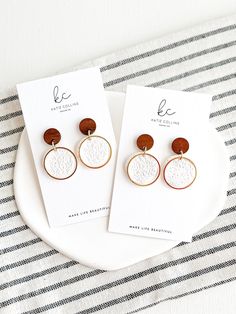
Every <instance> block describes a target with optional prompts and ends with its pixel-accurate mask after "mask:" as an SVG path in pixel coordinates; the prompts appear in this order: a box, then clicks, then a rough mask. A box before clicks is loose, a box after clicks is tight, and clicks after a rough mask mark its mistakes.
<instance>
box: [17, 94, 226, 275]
mask: <svg viewBox="0 0 236 314" xmlns="http://www.w3.org/2000/svg"><path fill="white" fill-rule="evenodd" d="M106 95H107V100H108V104H109V108H110V112H111V116H112V121H113V126H114V131H115V134H116V137H117V140H118V139H119V133H120V125H121V119H122V113H123V103H124V97H125V96H124V94H123V93H117V92H106ZM205 140H206V141H208V143H209V151H208V152H204V154H205V156H206V163H209V165H210V167H209V174H212V173H214V176H212V175H209V176H208V182H205V187H203V189H202V191H203V192H202V193H209V198H210V199H212V204H209V206H208V208H205V206H204V204H203V203H202V201H201V200H202V199H203V200H204V197H203V198H201V197H200V195H199V197H197V198H196V199H195V201H196V202H199V208H205V210H204V215H203V216H202V217H201V220H200V221H199V223H198V224H197V226H196V228H195V229H196V230H193V232H196V231H198V230H199V229H200V228H202V227H203V226H204V225H206V224H208V223H209V222H210V221H211V220H212V219H214V218H215V217H216V216H217V215H218V214H219V212H220V211H221V210H222V208H223V205H224V201H225V195H226V190H227V183H228V167H229V160H228V155H227V151H226V148H225V145H224V143H223V141H222V139H221V138H220V136H219V135H218V134H217V132H216V131H215V130H214V129H212V128H211V127H209V133H208V134H206V137H205ZM217 182H219V184H217ZM209 187H211V188H209ZM14 190H15V198H16V202H17V205H18V209H19V211H20V214H21V216H22V218H23V220H24V222H25V223H26V224H27V225H28V226H29V227H30V228H31V229H32V231H33V232H35V234H37V236H39V237H40V238H41V239H42V240H43V241H45V242H46V243H48V244H49V245H50V246H52V247H53V248H55V249H56V250H58V251H59V252H61V253H62V254H64V255H66V256H68V257H69V258H71V259H73V260H76V261H78V262H80V263H81V264H84V265H86V266H89V267H93V268H99V269H104V270H115V269H119V268H122V267H125V266H129V265H132V264H134V263H137V262H139V261H141V260H143V259H146V258H149V257H151V256H154V255H157V254H160V253H162V252H164V251H166V250H168V249H170V248H172V247H174V246H176V245H177V244H178V242H177V241H170V240H160V239H154V238H145V237H136V236H129V235H122V234H115V233H109V232H107V222H108V218H107V217H105V218H99V219H94V220H90V221H86V222H81V223H77V224H72V225H68V226H64V227H59V228H49V225H48V222H47V217H46V213H45V209H44V205H43V201H42V198H41V192H40V188H39V184H38V179H37V175H36V172H35V168H34V162H33V158H32V154H31V149H30V146H29V142H28V137H27V133H26V132H25V130H24V131H23V133H22V136H21V139H20V143H19V148H18V153H17V159H16V166H15V172H14ZM213 200H214V202H213Z"/></svg>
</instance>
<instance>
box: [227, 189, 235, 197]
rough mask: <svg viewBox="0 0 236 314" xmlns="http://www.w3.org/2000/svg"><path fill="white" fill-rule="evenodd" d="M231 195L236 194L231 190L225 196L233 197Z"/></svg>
mask: <svg viewBox="0 0 236 314" xmlns="http://www.w3.org/2000/svg"><path fill="white" fill-rule="evenodd" d="M233 194H236V189H232V190H230V191H228V192H227V196H230V195H233Z"/></svg>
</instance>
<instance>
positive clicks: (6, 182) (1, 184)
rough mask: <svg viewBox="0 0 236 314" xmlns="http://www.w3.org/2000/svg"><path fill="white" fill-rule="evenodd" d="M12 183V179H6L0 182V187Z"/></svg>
mask: <svg viewBox="0 0 236 314" xmlns="http://www.w3.org/2000/svg"><path fill="white" fill-rule="evenodd" d="M11 184H13V180H12V179H11V180H7V181H3V182H0V188H3V187H5V186H8V185H11Z"/></svg>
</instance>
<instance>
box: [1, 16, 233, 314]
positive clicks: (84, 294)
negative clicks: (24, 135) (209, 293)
mask: <svg viewBox="0 0 236 314" xmlns="http://www.w3.org/2000/svg"><path fill="white" fill-rule="evenodd" d="M91 65H99V67H100V68H101V72H102V76H103V80H104V87H105V88H106V89H108V90H116V91H125V88H126V85H127V83H132V84H138V85H146V86H153V87H163V88H169V89H178V90H185V91H197V92H198V91H199V92H204V93H210V94H212V95H213V105H212V110H211V122H212V124H213V125H214V126H215V127H216V129H217V130H218V131H219V132H220V135H221V136H222V138H223V140H224V141H225V145H226V146H227V148H228V152H229V158H230V160H231V169H230V174H229V185H228V196H227V199H226V203H225V207H224V209H223V210H222V212H221V214H220V215H219V216H218V217H217V218H216V219H215V220H214V221H213V222H212V223H210V224H209V225H208V226H206V227H205V228H203V229H202V230H200V231H199V232H198V233H197V234H196V235H195V236H194V241H193V242H192V243H189V244H186V243H181V244H180V245H178V246H177V247H175V248H173V249H171V250H170V251H168V252H165V253H164V254H161V255H159V256H156V257H153V258H150V259H148V260H145V261H143V262H140V263H138V264H136V265H133V266H131V267H128V268H125V269H122V270H119V271H114V272H104V271H101V270H93V269H89V268H87V267H85V266H83V265H80V264H78V263H76V262H74V261H71V260H69V259H68V258H66V257H65V256H63V255H61V254H59V253H58V252H57V251H55V250H54V249H52V248H51V247H49V246H48V245H47V244H45V243H44V242H42V241H41V240H40V239H39V238H37V236H36V235H35V234H34V233H33V232H32V231H31V230H30V229H29V228H27V226H26V225H25V224H24V222H23V221H22V219H21V217H20V215H19V212H18V210H17V207H16V204H15V201H14V193H13V187H12V183H13V181H12V178H13V171H14V164H15V157H16V151H17V146H18V142H19V138H20V134H21V132H22V130H23V127H24V122H23V117H22V113H21V109H20V105H19V102H18V97H17V95H16V92H15V90H12V91H11V92H10V93H9V92H8V93H5V94H3V95H2V97H1V100H0V122H1V124H0V126H1V127H0V158H1V159H0V176H1V180H0V191H1V194H0V195H1V197H0V223H1V228H0V236H1V242H0V246H1V262H0V270H1V272H0V275H1V277H0V278H1V279H0V291H1V293H0V302H1V303H0V306H1V313H7V314H8V313H42V312H44V311H49V313H84V314H85V313H86V314H88V313H96V312H101V313H119V314H121V313H136V312H138V311H140V310H141V309H145V308H147V307H152V306H153V305H156V304H158V303H160V302H163V301H167V300H172V299H176V298H180V297H184V296H186V295H189V294H192V293H196V292H199V291H202V290H206V289H209V288H212V287H216V286H218V285H221V284H224V283H227V282H230V281H232V280H235V279H236V250H235V244H236V242H235V239H236V231H235V230H236V229H235V227H236V16H231V17H228V18H224V19H220V20H217V21H213V22H209V23H206V24H204V25H200V26H198V27H195V28H193V29H190V30H186V31H182V32H179V33H177V34H174V35H170V36H166V37H163V38H160V39H157V40H154V41H151V42H148V43H144V44H141V45H138V46H136V47H133V48H129V49H127V50H123V51H120V52H117V53H114V54H111V55H109V56H106V57H103V58H99V59H96V60H95V61H92V62H88V63H86V64H85V65H83V67H85V66H91ZM78 68H80V67H78ZM199 127H201V121H199ZM200 149H201V148H199V150H200ZM33 210H34V209H33V208H32V212H33ZM157 311H158V307H157ZM144 312H145V311H144Z"/></svg>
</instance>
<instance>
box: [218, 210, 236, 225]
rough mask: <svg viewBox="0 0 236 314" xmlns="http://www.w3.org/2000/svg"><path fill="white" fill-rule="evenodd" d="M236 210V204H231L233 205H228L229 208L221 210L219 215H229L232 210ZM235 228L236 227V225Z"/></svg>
mask: <svg viewBox="0 0 236 314" xmlns="http://www.w3.org/2000/svg"><path fill="white" fill-rule="evenodd" d="M234 211H236V206H231V207H228V208H225V209H223V210H222V211H221V212H220V214H219V216H222V215H227V214H230V213H232V212H234ZM235 228H236V227H235Z"/></svg>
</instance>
